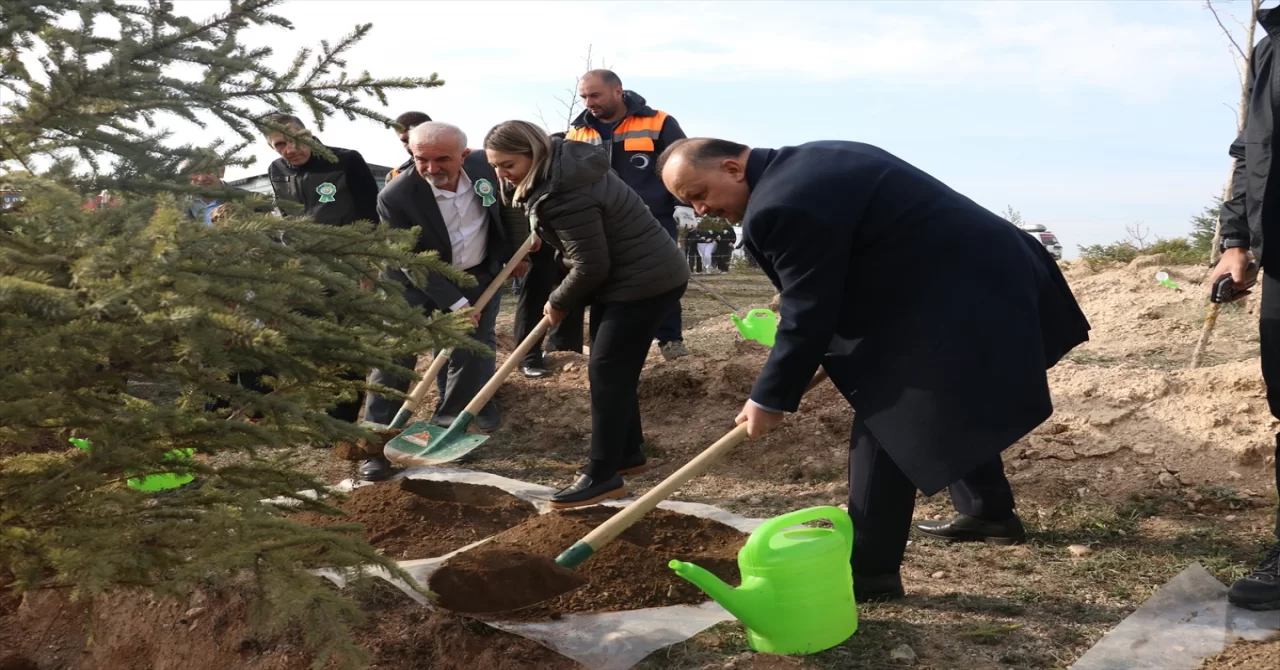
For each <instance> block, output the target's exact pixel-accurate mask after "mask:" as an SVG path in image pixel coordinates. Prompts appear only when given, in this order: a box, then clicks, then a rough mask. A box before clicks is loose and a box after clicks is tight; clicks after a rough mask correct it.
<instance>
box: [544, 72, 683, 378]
mask: <svg viewBox="0 0 1280 670" xmlns="http://www.w3.org/2000/svg"><path fill="white" fill-rule="evenodd" d="M578 97H580V98H582V106H583V107H586V109H585V110H583V112H582V113H581V114H580V115H578V118H576V119H574V120H573V122H572V123H571V124H570V126H571V127H570V129H569V132H568V133H567V134H566V138H567V139H569V140H571V141H574V142H586V143H588V144H594V145H596V146H599V147H601V148H603V149H604V151H605V155H606V156H608V158H609V165H610V167H611V168H612V170H613V171H614V174H616V175H618V177H619V178H621V179H622V181H623V182H625V183H626V184H627V186H630V187H631V188H632V189H633V190H634V191H635V192H636V194H637V195H639V196H640V199H641V200H643V201H644V204H645V206H647V207H648V208H649V211H650V212H653V216H654V218H656V219H657V220H658V223H659V224H661V225H662V229H663V230H665V231H667V234H668V235H670V236H671V239H672V240H676V239H677V238H678V237H679V229H680V227H681V222H682V221H684V222H687V223H690V224H691V223H692V220H693V219H694V214H693V210H691V209H689V207H688V206H687V205H685V204H684V203H681V202H680V201H679V200H677V199H676V198H675V196H673V195H671V193H670V192H669V191H667V189H666V187H665V186H663V185H662V180H660V179H658V177H657V174H656V173H655V172H654V169H653V168H654V164H655V163H656V161H657V159H658V155H659V154H661V153H662V151H663V150H664V149H666V148H667V147H668V146H670V144H671V143H672V142H675V141H676V140H679V139H682V138H684V136H685V134H684V130H683V129H682V128H681V127H680V123H679V122H678V121H676V119H675V117H674V116H671V115H670V114H667V113H666V112H664V111H662V110H660V109H654V108H653V107H650V106H649V104H648V102H647V101H646V100H645V99H644V97H643V96H641V95H640V94H639V93H636V92H635V91H628V90H626V89H624V88H623V86H622V79H621V78H619V77H618V75H617V73H615V72H613V71H611V70H592V71H590V72H588V73H586V74H584V75H582V77H581V78H580V79H579V80H578ZM680 310H681V308H680V306H679V304H678V303H677V305H676V307H675V308H674V309H672V310H671V313H670V314H668V315H667V318H666V319H665V320H664V321H663V322H662V327H661V328H659V329H658V333H657V336H656V338H655V339H657V341H658V349H659V351H661V352H662V357H663V358H665V359H667V360H672V359H675V358H680V357H681V356H688V355H689V349H688V347H686V346H685V344H684V334H683V326H682V325H681V318H682V317H681V311H680Z"/></svg>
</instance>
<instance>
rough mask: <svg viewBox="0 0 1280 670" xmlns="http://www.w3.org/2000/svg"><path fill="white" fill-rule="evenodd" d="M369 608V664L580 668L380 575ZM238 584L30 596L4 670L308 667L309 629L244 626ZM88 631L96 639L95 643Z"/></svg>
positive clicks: (0, 640)
mask: <svg viewBox="0 0 1280 670" xmlns="http://www.w3.org/2000/svg"><path fill="white" fill-rule="evenodd" d="M351 590H352V591H353V593H352V594H351V595H352V596H353V597H354V598H355V599H356V601H357V603H358V604H359V605H360V606H361V608H362V609H363V610H364V611H365V612H366V613H367V614H368V615H369V620H368V622H367V623H366V624H365V625H364V626H362V627H361V628H359V629H358V630H357V631H355V634H356V639H357V640H358V641H359V643H360V644H361V646H362V647H364V649H365V650H366V651H367V652H368V654H369V657H370V661H371V662H372V663H371V667H375V668H380V669H383V670H417V669H419V668H432V670H474V669H475V668H486V669H493V670H580V668H581V666H580V665H578V664H577V663H574V662H573V661H570V660H569V659H566V658H564V657H562V656H560V655H558V654H556V653H555V652H553V651H551V650H549V649H547V648H546V647H543V646H542V645H539V644H537V643H536V642H533V641H531V640H527V639H524V638H521V637H517V636H515V635H511V634H508V633H503V632H501V631H498V630H496V629H493V628H489V627H487V626H484V625H483V624H480V623H479V622H476V621H474V620H469V619H465V618H463V617H459V616H456V615H451V614H448V613H446V612H440V611H432V610H430V609H428V608H425V607H422V606H421V605H418V604H417V603H416V602H414V601H413V600H410V599H409V598H408V597H406V596H405V595H404V594H403V593H400V592H399V591H398V590H396V589H395V588H394V587H392V586H390V585H388V584H386V583H385V582H383V581H381V580H376V579H374V580H370V581H369V582H367V583H360V584H358V585H356V586H353V587H352V589H351ZM248 616H249V608H248V603H247V601H246V599H245V598H244V596H242V595H241V594H239V593H238V592H235V591H232V590H228V591H226V592H223V593H216V594H209V595H206V594H196V595H195V596H193V597H192V600H191V601H189V602H178V601H174V600H153V599H152V598H150V597H149V596H147V595H145V594H143V593H140V592H136V591H128V592H123V593H118V594H113V595H109V596H104V597H100V598H97V599H95V600H94V601H93V602H92V606H88V605H86V604H84V603H72V602H70V601H69V600H68V599H67V597H66V595H65V594H63V593H51V592H40V593H35V594H31V595H29V596H28V597H27V598H26V599H25V601H24V603H23V605H22V607H21V608H20V609H19V610H18V611H17V612H15V613H12V614H11V615H9V616H6V617H0V663H3V664H7V665H0V668H5V669H6V670H31V669H33V668H39V669H52V668H59V669H67V670H99V669H105V668H110V669H111V670H225V669H227V668H236V669H242V668H243V669H247V670H308V669H309V668H310V667H311V662H312V660H313V657H312V655H311V654H310V653H309V652H308V651H307V650H306V648H305V647H304V646H303V645H302V643H301V640H302V639H303V632H302V631H301V630H296V629H295V630H290V631H288V632H286V633H283V634H280V635H274V636H265V635H261V634H256V633H254V632H253V631H252V630H251V629H250V628H249V627H248V626H247V625H246V623H245V622H246V620H247V619H248ZM90 636H92V641H91V642H90Z"/></svg>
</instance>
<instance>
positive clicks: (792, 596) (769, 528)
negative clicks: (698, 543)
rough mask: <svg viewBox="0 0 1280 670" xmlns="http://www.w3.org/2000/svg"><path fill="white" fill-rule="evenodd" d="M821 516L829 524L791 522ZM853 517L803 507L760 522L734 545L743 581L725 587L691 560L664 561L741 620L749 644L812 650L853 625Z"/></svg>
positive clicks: (841, 637) (835, 640) (780, 650)
mask: <svg viewBox="0 0 1280 670" xmlns="http://www.w3.org/2000/svg"><path fill="white" fill-rule="evenodd" d="M819 519H826V520H828V521H830V522H831V524H832V526H834V528H808V527H805V528H795V529H792V530H787V528H790V527H792V526H796V525H798V524H802V523H808V522H810V521H817V520H819ZM852 552H853V521H852V520H851V519H849V515H848V514H847V513H845V512H844V510H841V509H840V508H839V507H831V506H823V507H810V508H808V509H802V510H797V511H795V512H791V513H790V514H784V515H782V516H780V517H777V518H775V519H770V520H768V521H766V522H764V523H763V524H762V525H761V526H760V527H759V528H757V529H756V530H755V532H754V533H752V534H751V537H750V538H749V539H748V540H747V544H746V546H744V547H743V548H742V550H741V551H739V552H738V569H739V570H740V571H741V572H742V586H740V587H738V588H736V589H735V588H732V587H730V586H729V585H728V584H725V583H724V582H722V581H720V579H719V578H718V577H716V576H715V575H713V574H711V573H710V572H707V571H706V570H703V569H702V568H700V567H698V566H696V565H693V564H691V563H684V562H681V561H671V563H670V564H669V565H670V567H671V569H672V570H675V572H676V574H677V575H680V576H681V577H683V578H684V579H686V580H688V581H689V582H692V583H693V585H694V586H697V587H698V588H700V589H702V590H703V591H705V592H706V594H707V595H709V596H711V598H712V599H714V600H715V601H716V602H718V603H720V605H722V606H723V607H724V608H725V609H726V610H729V613H730V614H732V615H734V616H735V617H738V620H739V621H741V622H742V623H743V625H745V626H746V627H747V641H748V642H749V643H750V644H751V648H752V649H754V650H756V651H758V652H763V653H768V654H793V655H794V654H813V653H817V652H819V651H822V650H824V649H830V648H831V647H834V646H836V645H838V644H840V643H841V642H844V641H845V640H847V639H849V637H850V636H851V635H853V633H854V632H855V631H856V630H858V610H857V606H856V605H855V604H854V602H853V570H852V568H851V567H850V565H849V557H850V555H851V554H852Z"/></svg>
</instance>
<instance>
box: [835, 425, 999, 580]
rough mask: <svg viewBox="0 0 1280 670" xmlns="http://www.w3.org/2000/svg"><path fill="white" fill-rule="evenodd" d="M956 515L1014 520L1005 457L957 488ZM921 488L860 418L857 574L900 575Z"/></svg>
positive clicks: (854, 492) (852, 494)
mask: <svg viewBox="0 0 1280 670" xmlns="http://www.w3.org/2000/svg"><path fill="white" fill-rule="evenodd" d="M948 491H949V492H950V493H951V503H952V504H953V505H954V506H955V508H956V511H957V512H959V513H961V514H965V515H968V516H974V517H978V518H980V519H985V520H988V521H1004V520H1006V519H1009V518H1010V517H1012V516H1013V489H1012V488H1011V487H1010V486H1009V480H1008V479H1006V478H1005V476H1004V464H1003V463H1002V462H1001V461H1000V459H999V458H997V459H995V460H993V461H991V462H989V463H986V464H984V465H982V466H981V467H979V468H978V469H977V470H974V471H973V472H971V473H969V474H968V475H966V476H965V477H964V478H963V479H960V480H959V481H957V482H956V483H954V484H952V485H951V486H950V487H949V488H948ZM915 506H916V487H915V484H912V483H911V480H910V479H907V476H906V475H905V474H903V473H902V470H901V469H899V468H898V465H897V463H894V462H893V459H892V458H891V457H890V456H889V452H887V451H885V450H884V448H883V447H881V446H880V443H879V442H877V441H876V438H875V436H874V435H872V434H871V431H870V430H868V429H867V426H866V424H865V423H863V422H862V421H861V420H859V419H857V418H856V417H855V418H854V420H853V430H852V433H851V435H850V437H849V517H850V518H852V519H853V533H854V538H853V559H852V562H853V572H854V575H855V576H856V575H879V574H885V573H896V572H898V569H899V568H900V567H901V566H902V554H903V552H904V551H906V548H907V536H908V535H909V534H910V532H911V514H912V512H914V511H915Z"/></svg>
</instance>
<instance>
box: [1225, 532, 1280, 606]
mask: <svg viewBox="0 0 1280 670" xmlns="http://www.w3.org/2000/svg"><path fill="white" fill-rule="evenodd" d="M1227 600H1228V601H1229V602H1230V603H1231V604H1232V605H1235V606H1236V607H1243V608H1244V609H1247V610H1253V611H1255V612H1265V611H1269V610H1280V542H1277V543H1276V544H1275V545H1273V546H1272V547H1271V551H1269V552H1267V557H1266V558H1264V559H1262V562H1261V563H1259V564H1258V567H1256V568H1254V570H1253V573H1252V574H1250V575H1249V576H1248V577H1243V578H1241V579H1237V580H1236V581H1235V583H1234V584H1232V585H1231V590H1229V591H1227Z"/></svg>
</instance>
